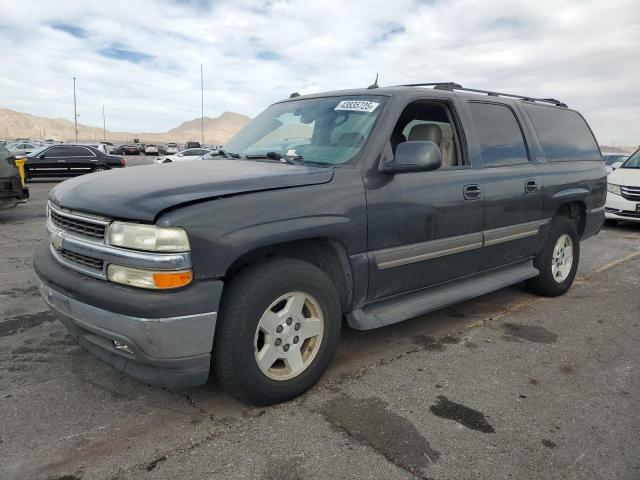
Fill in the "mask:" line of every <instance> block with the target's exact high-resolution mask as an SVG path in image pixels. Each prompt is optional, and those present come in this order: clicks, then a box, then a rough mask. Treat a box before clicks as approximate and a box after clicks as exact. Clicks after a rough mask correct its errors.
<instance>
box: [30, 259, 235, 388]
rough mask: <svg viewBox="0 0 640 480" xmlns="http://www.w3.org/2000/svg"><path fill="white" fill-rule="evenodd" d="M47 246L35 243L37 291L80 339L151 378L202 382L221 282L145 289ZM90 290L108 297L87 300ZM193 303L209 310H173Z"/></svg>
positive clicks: (165, 382) (175, 383) (121, 366)
mask: <svg viewBox="0 0 640 480" xmlns="http://www.w3.org/2000/svg"><path fill="white" fill-rule="evenodd" d="M47 250H48V249H40V250H38V252H37V254H36V256H35V258H34V267H35V270H36V273H37V275H38V277H39V278H40V280H41V287H40V291H41V293H42V295H43V297H44V299H45V300H46V302H47V304H48V305H49V306H50V307H51V308H52V310H53V311H54V312H55V313H56V316H57V318H58V319H59V320H60V322H61V323H62V324H63V325H64V326H65V327H66V328H67V330H68V331H69V333H70V334H71V336H72V337H73V338H74V340H75V341H76V342H77V343H78V344H79V345H80V346H82V347H83V348H84V349H86V350H87V351H88V352H90V353H92V354H93V355H95V356H96V357H98V358H99V359H100V360H102V361H104V362H105V363H107V364H108V365H110V366H111V367H113V368H115V369H116V370H119V371H121V372H123V373H124V374H126V375H128V376H130V377H133V378H135V379H137V380H140V381H142V382H145V383H148V384H151V385H156V386H161V387H173V388H182V387H195V386H198V385H202V384H204V383H206V382H207V380H208V378H209V370H210V364H211V350H212V345H213V336H214V333H215V326H216V320H217V305H218V302H219V298H220V294H221V291H222V282H215V281H207V282H203V283H204V284H205V285H200V286H197V285H192V286H189V287H187V288H186V289H181V290H177V291H175V292H162V293H161V294H158V293H156V292H147V291H144V290H138V289H132V288H128V287H121V286H116V285H113V284H111V283H109V282H105V281H102V280H94V279H89V278H86V277H84V278H83V275H82V274H80V273H78V272H73V271H70V270H68V269H65V268H64V267H62V266H61V265H59V264H57V262H55V260H54V259H53V258H52V257H51V254H50V253H49V252H48V251H47ZM52 269H53V270H52ZM62 269H64V270H62ZM65 270H66V271H65ZM61 273H62V274H61ZM53 279H55V281H54V280H53ZM197 283H198V282H196V284H197ZM203 287H204V288H203ZM208 287H213V288H208ZM91 289H94V290H95V289H97V290H99V291H94V292H91V293H89V290H91ZM83 292H85V293H86V295H85V294H83ZM154 294H155V295H154ZM105 295H106V296H107V297H108V298H107V297H105ZM92 297H93V298H94V299H95V298H99V297H102V298H105V299H106V301H107V303H108V305H104V304H102V305H92V304H91V303H98V302H90V301H88V299H91V298H92ZM135 303H137V304H138V305H135ZM169 304H173V305H171V307H170V306H169ZM194 304H195V305H194ZM180 306H182V307H183V308H181V309H180V308H179V307H180ZM105 307H108V308H105ZM176 307H178V309H176ZM198 307H200V308H198ZM194 308H196V310H209V311H201V312H197V313H191V312H189V314H184V315H182V314H178V313H179V310H182V311H183V312H187V311H189V310H191V311H193V309H194ZM180 313H181V312H180ZM174 314H175V315H174Z"/></svg>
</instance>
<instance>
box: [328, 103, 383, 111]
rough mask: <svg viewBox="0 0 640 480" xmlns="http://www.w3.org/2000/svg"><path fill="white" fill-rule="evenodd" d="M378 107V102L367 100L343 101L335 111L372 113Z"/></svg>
mask: <svg viewBox="0 0 640 480" xmlns="http://www.w3.org/2000/svg"><path fill="white" fill-rule="evenodd" d="M378 105H380V104H379V103H378V102H368V101H366V100H342V101H341V102H340V103H338V105H336V108H334V110H348V111H351V112H365V113H371V112H373V111H374V110H375V109H376V108H377V107H378Z"/></svg>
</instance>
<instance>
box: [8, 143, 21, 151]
mask: <svg viewBox="0 0 640 480" xmlns="http://www.w3.org/2000/svg"><path fill="white" fill-rule="evenodd" d="M17 146H18V142H11V143H7V144H6V145H5V147H6V148H7V150H11V149H13V148H16V147H17Z"/></svg>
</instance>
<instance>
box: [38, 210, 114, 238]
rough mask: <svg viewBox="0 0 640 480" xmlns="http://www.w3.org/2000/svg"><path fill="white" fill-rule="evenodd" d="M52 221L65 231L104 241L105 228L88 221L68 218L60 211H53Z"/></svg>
mask: <svg viewBox="0 0 640 480" xmlns="http://www.w3.org/2000/svg"><path fill="white" fill-rule="evenodd" d="M51 221H52V222H53V224H54V225H55V226H56V227H58V228H59V229H61V230H63V231H71V232H76V233H80V234H81V235H86V236H88V237H92V238H99V239H100V240H102V239H104V231H105V226H104V225H100V224H98V223H93V222H90V221H87V220H80V219H79V218H77V217H70V216H66V215H64V214H62V213H58V211H55V210H51Z"/></svg>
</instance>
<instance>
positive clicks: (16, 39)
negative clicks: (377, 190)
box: [0, 0, 640, 144]
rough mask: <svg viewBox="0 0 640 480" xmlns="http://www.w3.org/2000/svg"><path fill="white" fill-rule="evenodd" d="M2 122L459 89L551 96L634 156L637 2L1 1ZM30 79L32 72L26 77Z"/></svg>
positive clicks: (142, 119) (151, 118) (161, 127)
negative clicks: (337, 92)
mask: <svg viewBox="0 0 640 480" xmlns="http://www.w3.org/2000/svg"><path fill="white" fill-rule="evenodd" d="M0 5H2V7H1V10H2V12H3V18H2V19H0V22H1V23H2V28H1V29H0V50H1V51H2V52H3V64H4V65H21V64H23V63H24V61H25V59H28V66H29V68H4V69H2V70H0V107H7V108H13V109H16V110H21V111H26V112H29V113H32V114H35V115H45V116H52V117H65V118H69V119H72V118H73V103H72V102H73V91H72V77H74V76H75V77H76V78H77V96H78V110H79V112H80V114H81V117H80V119H81V121H82V122H83V123H86V124H89V125H101V123H102V105H103V104H104V105H105V106H106V111H107V128H109V129H113V130H123V129H126V130H129V131H133V132H136V131H165V130H168V129H170V128H172V127H174V126H176V125H178V124H180V123H181V122H183V121H185V120H189V119H192V118H195V117H197V116H198V115H199V114H200V64H201V63H202V64H203V65H204V86H205V92H204V97H205V114H206V115H210V116H214V115H218V114H220V113H222V112H223V111H226V110H230V111H237V112H239V113H244V114H247V115H256V114H257V113H259V112H260V110H262V109H263V108H264V107H265V106H266V105H268V104H270V103H272V102H274V101H277V100H279V99H282V98H286V97H288V96H289V94H290V93H291V92H294V91H298V92H301V93H312V92H318V91H325V90H334V89H342V88H351V87H365V86H367V85H369V84H370V83H371V82H372V81H373V79H374V78H375V74H376V72H379V73H380V80H379V84H380V85H381V86H384V85H392V84H401V83H414V82H427V81H456V82H458V83H461V84H462V85H465V86H470V87H476V88H483V89H492V90H497V91H506V92H513V93H519V94H524V95H530V96H537V97H555V98H559V99H560V100H562V101H564V102H567V103H568V104H569V105H570V106H571V107H574V108H577V109H578V110H580V111H581V112H582V113H583V114H584V115H585V117H586V118H587V119H588V121H589V122H590V124H591V126H592V127H593V129H594V131H595V133H596V135H597V137H598V139H599V140H600V141H601V142H606V143H608V142H618V143H630V144H635V143H639V142H640V112H639V109H638V105H640V89H638V87H637V85H638V72H639V71H640V56H639V55H637V46H638V45H640V8H638V7H637V0H606V1H605V0H568V1H565V2H561V3H558V2H556V1H554V0H538V1H536V2H527V1H522V2H514V1H510V0H484V1H483V2H481V3H479V2H477V0H450V1H444V0H431V1H416V0H394V1H393V2H389V1H388V0H371V1H367V2H360V1H353V2H344V1H341V0H325V1H323V2H306V1H304V0H290V1H285V0H272V1H267V2H263V1H257V0H235V1H232V0H219V1H215V2H213V1H207V0H184V1H183V0H134V1H132V0H112V1H110V2H109V3H108V4H105V3H100V2H97V3H96V2H83V1H81V0H66V1H65V2H50V1H48V0H34V1H33V2H31V3H30V8H29V11H28V17H29V22H28V23H25V22H24V15H25V11H24V9H23V8H19V7H18V6H17V5H16V4H14V3H11V2H9V0H0ZM33 72H37V73H38V74H37V75H34V74H33Z"/></svg>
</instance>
